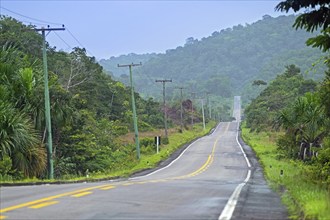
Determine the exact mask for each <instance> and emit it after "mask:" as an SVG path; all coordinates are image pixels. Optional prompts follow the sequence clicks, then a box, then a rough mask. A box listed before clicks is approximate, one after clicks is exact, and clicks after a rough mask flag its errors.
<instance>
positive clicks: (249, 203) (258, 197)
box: [232, 135, 289, 219]
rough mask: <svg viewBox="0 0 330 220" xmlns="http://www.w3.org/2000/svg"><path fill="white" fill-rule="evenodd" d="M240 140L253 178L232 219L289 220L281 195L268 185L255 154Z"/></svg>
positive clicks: (243, 190) (243, 191)
mask: <svg viewBox="0 0 330 220" xmlns="http://www.w3.org/2000/svg"><path fill="white" fill-rule="evenodd" d="M238 139H239V142H240V144H241V145H242V147H243V149H244V151H245V153H246V155H247V157H248V158H249V160H250V162H251V166H252V167H251V178H250V180H249V181H248V183H247V184H246V185H245V186H244V187H243V189H242V191H241V194H240V197H239V199H238V201H237V205H236V208H235V210H234V213H233V216H232V219H289V217H288V210H287V208H286V207H285V206H284V205H283V204H282V202H281V198H280V195H279V194H277V193H276V192H275V191H273V190H272V189H271V188H270V187H269V185H268V184H267V181H266V180H265V177H264V173H263V169H262V167H261V165H260V163H259V162H258V160H257V157H256V155H255V153H254V152H253V150H252V149H251V147H249V146H248V145H246V144H245V143H244V142H243V140H242V139H241V137H240V135H239V138H238Z"/></svg>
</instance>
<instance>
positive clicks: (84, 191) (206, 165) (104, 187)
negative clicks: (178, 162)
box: [0, 123, 230, 220]
mask: <svg viewBox="0 0 330 220" xmlns="http://www.w3.org/2000/svg"><path fill="white" fill-rule="evenodd" d="M229 124H230V123H227V127H226V130H225V132H227V131H228V128H229ZM219 139H220V136H219V137H217V139H216V140H215V142H214V144H213V148H212V152H211V154H210V155H209V156H208V158H207V160H206V162H205V163H204V164H203V165H202V166H201V167H200V168H199V169H198V170H196V171H194V172H192V173H190V174H186V175H183V176H178V177H174V178H168V179H160V180H152V181H146V182H136V183H133V182H129V183H124V184H121V185H122V186H129V185H133V184H144V183H151V182H154V183H156V182H165V181H169V180H175V179H184V178H189V177H192V176H196V175H198V174H201V173H202V172H204V171H205V170H207V169H208V168H209V167H210V165H211V164H212V163H213V160H214V154H215V149H216V145H217V143H218V140H219ZM114 187H115V186H113V185H109V184H107V185H101V186H94V187H89V188H84V189H80V190H76V191H72V192H66V193H62V194H58V195H54V196H49V197H45V198H42V199H37V200H34V201H30V202H26V203H22V204H19V205H14V206H9V207H7V208H4V209H0V213H5V212H8V211H12V210H16V209H19V208H23V207H28V206H30V207H33V206H34V205H35V206H34V207H38V205H37V204H39V203H42V204H49V205H51V204H55V203H52V202H55V201H52V202H49V203H47V202H48V201H50V200H53V199H57V198H61V197H64V196H72V197H81V196H84V195H88V194H91V193H92V192H89V191H90V190H93V189H102V190H107V189H112V188H114ZM42 204H39V206H41V205H42ZM5 218H6V216H3V215H0V220H1V219H5Z"/></svg>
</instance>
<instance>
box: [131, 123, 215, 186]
mask: <svg viewBox="0 0 330 220" xmlns="http://www.w3.org/2000/svg"><path fill="white" fill-rule="evenodd" d="M220 124H221V122H220V123H219V124H218V126H217V127H216V128H215V129H214V131H213V132H212V133H211V135H212V134H213V133H214V132H215V131H216V130H218V127H219V126H220ZM202 138H203V137H200V138H198V139H197V140H195V141H194V142H192V143H191V144H189V146H188V147H187V148H186V149H184V151H182V153H181V154H180V155H179V156H178V157H177V158H176V159H175V160H173V161H172V162H171V163H170V164H168V165H167V166H165V167H163V168H161V169H158V170H155V171H154V172H151V173H148V174H146V175H143V176H137V177H133V178H129V179H128V180H135V179H139V178H142V177H147V176H151V175H153V174H155V173H158V172H160V171H162V170H165V169H166V168H168V167H170V166H172V164H173V163H175V161H177V160H179V159H180V158H181V157H182V155H183V154H184V153H185V152H186V151H187V150H188V149H189V148H190V147H191V146H192V145H193V144H195V143H196V142H197V141H199V140H201V139H202Z"/></svg>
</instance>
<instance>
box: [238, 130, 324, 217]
mask: <svg viewBox="0 0 330 220" xmlns="http://www.w3.org/2000/svg"><path fill="white" fill-rule="evenodd" d="M279 135H280V133H275V132H260V133H255V132H252V133H251V132H250V129H248V128H246V127H245V125H244V124H242V137H243V140H244V141H245V143H246V144H248V145H249V146H251V148H252V149H253V150H254V151H255V153H256V155H257V157H258V159H259V161H260V163H261V165H262V166H263V168H264V173H265V176H266V179H267V180H268V182H269V184H270V186H271V187H272V188H273V189H275V190H276V191H278V192H279V193H280V194H281V195H282V201H283V203H284V204H285V205H286V206H287V207H288V210H289V214H290V218H292V219H330V192H329V191H328V190H327V189H326V187H324V186H321V185H319V184H316V183H315V181H313V180H312V179H310V178H309V177H308V175H307V173H306V169H308V166H309V165H307V164H304V163H303V162H301V161H295V160H289V159H284V158H281V157H280V155H279V154H278V153H277V147H276V138H277V137H278V136H279Z"/></svg>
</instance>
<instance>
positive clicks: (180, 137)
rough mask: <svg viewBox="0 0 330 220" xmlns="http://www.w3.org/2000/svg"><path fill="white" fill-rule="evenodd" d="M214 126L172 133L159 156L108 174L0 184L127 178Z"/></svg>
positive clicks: (12, 181) (144, 156)
mask: <svg viewBox="0 0 330 220" xmlns="http://www.w3.org/2000/svg"><path fill="white" fill-rule="evenodd" d="M215 125H216V123H215V122H213V121H212V122H209V123H208V124H207V125H206V129H205V130H203V127H202V124H195V125H194V128H193V129H191V130H184V132H182V133H179V132H177V133H173V134H170V135H169V144H167V145H161V146H160V151H159V154H156V153H155V154H152V155H144V154H141V159H140V161H139V162H137V163H135V164H134V163H132V164H134V165H133V166H132V167H130V168H122V169H119V170H116V171H108V172H97V173H90V174H89V176H88V177H86V176H75V175H67V176H65V177H63V178H61V179H56V180H39V179H36V178H34V179H24V180H18V181H14V180H10V181H9V180H6V179H0V183H2V184H3V183H22V184H24V183H29V182H33V183H51V182H58V181H64V182H74V181H92V180H98V179H111V178H119V177H123V178H125V177H128V176H130V175H132V174H133V173H135V172H138V171H141V170H145V169H149V168H154V167H156V166H157V165H158V164H159V163H160V162H161V161H163V160H165V159H167V158H168V157H169V156H170V155H171V154H172V153H173V152H174V151H176V150H177V149H179V148H180V147H182V146H183V145H184V144H186V143H188V142H190V141H192V140H193V139H195V138H198V137H202V136H204V135H206V134H208V133H209V132H210V130H211V129H212V128H214V126H215Z"/></svg>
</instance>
